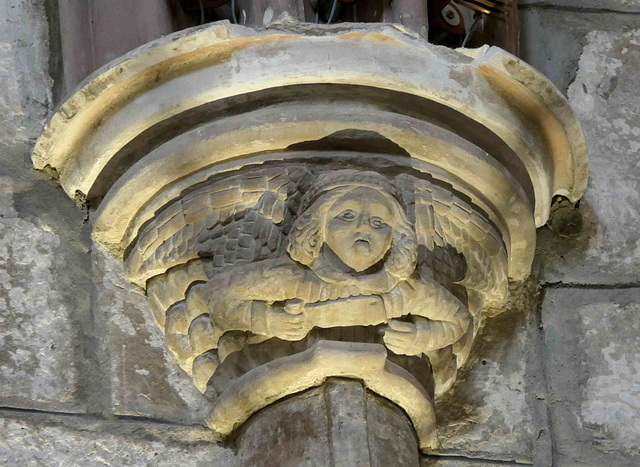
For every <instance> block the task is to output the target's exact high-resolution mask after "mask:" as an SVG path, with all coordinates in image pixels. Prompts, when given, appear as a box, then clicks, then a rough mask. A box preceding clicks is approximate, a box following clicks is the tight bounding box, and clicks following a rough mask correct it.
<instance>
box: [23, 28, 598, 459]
mask: <svg viewBox="0 0 640 467" xmlns="http://www.w3.org/2000/svg"><path fill="white" fill-rule="evenodd" d="M33 163H34V165H35V167H36V168H38V169H44V168H46V167H49V168H51V169H54V170H55V171H57V173H58V174H59V180H60V184H61V185H62V187H63V189H64V190H65V191H66V192H67V194H69V196H74V197H79V198H80V199H82V200H85V201H87V202H88V203H89V205H90V208H91V216H90V217H91V222H92V227H93V237H94V240H95V241H97V242H100V243H101V244H102V245H104V246H105V247H106V248H108V249H109V250H110V251H111V252H113V253H114V254H116V255H118V256H120V257H122V258H123V260H124V261H125V267H126V272H127V275H128V278H129V280H131V281H132V282H133V283H135V284H137V285H139V286H140V287H141V288H143V289H144V290H145V291H146V293H147V297H148V302H149V307H150V310H151V312H152V313H153V315H154V318H155V320H156V322H157V323H158V325H159V326H160V328H161V329H162V330H163V332H164V333H165V337H166V342H167V346H168V347H169V349H170V350H171V351H172V352H173V353H174V355H175V356H176V358H177V360H178V362H179V363H180V365H181V366H182V368H183V369H184V370H185V371H186V372H187V373H188V374H190V375H191V376H192V377H193V379H194V383H195V385H196V386H197V387H198V388H199V389H200V390H201V391H202V392H203V393H205V395H207V397H210V398H211V400H212V408H213V409H212V415H211V417H210V419H209V421H208V423H209V426H210V427H212V429H214V430H216V431H218V432H220V433H221V434H224V435H228V434H229V433H230V432H231V431H232V430H233V429H234V428H235V427H237V426H238V424H240V423H242V422H243V421H244V420H245V419H247V418H248V417H249V415H251V413H253V412H254V411H256V410H259V409H260V408H261V407H264V406H265V405H267V404H269V403H271V402H273V401H275V400H277V399H278V398H281V397H284V396H286V395H288V394H292V393H295V392H299V391H302V390H304V389H307V388H309V387H311V386H314V385H319V384H322V381H323V380H324V379H326V378H327V377H331V376H341V377H350V378H356V379H361V380H362V381H363V382H364V383H365V385H367V387H368V388H369V389H370V390H372V391H374V392H376V393H378V394H380V395H382V396H384V397H386V398H388V399H390V400H391V401H393V402H395V403H396V404H398V405H399V406H400V407H402V408H403V409H404V410H405V412H406V413H407V414H408V415H409V417H410V418H411V420H412V421H413V423H414V426H415V428H416V430H417V433H418V435H419V438H420V442H421V446H422V447H423V448H424V449H427V448H433V447H434V446H435V417H434V411H433V410H434V409H433V400H434V397H435V396H438V395H439V394H442V393H443V392H444V391H446V390H447V388H449V387H450V386H451V384H453V382H454V381H455V375H456V371H457V369H458V368H460V366H461V365H462V364H464V361H465V360H466V358H467V356H468V354H469V351H470V348H471V344H472V343H473V339H474V337H475V334H476V332H477V330H478V328H479V326H480V325H481V323H482V316H483V315H482V311H483V309H485V308H486V307H488V306H492V307H494V308H499V307H500V306H501V305H502V304H503V303H504V301H505V296H506V286H507V281H508V280H509V279H511V280H516V281H520V280H525V279H526V277H527V276H528V274H529V272H530V268H531V263H532V260H533V252H534V249H535V248H534V247H535V229H536V227H537V226H541V225H544V223H545V222H546V221H547V219H548V216H549V211H550V206H551V200H552V198H553V196H555V195H562V196H565V197H567V198H569V199H570V200H571V201H577V200H578V199H579V198H580V197H581V196H582V194H583V192H584V190H585V188H586V180H587V170H588V169H587V152H586V144H585V140H584V135H583V133H582V130H581V128H580V125H579V123H578V121H577V119H576V117H575V115H574V114H573V112H572V111H571V109H570V107H569V105H568V103H567V101H566V100H565V99H564V97H562V96H561V95H560V93H559V92H558V91H557V90H556V89H555V88H554V87H553V85H552V84H551V83H550V82H549V81H548V80H547V79H546V78H544V77H543V76H542V75H540V74H539V73H537V72H536V71H535V70H533V69H532V68H531V67H529V66H528V65H526V64H525V63H523V62H522V61H520V60H518V59H517V58H516V57H513V56H511V55H509V54H508V53H506V52H504V51H502V50H500V49H496V48H490V47H483V48H480V49H476V50H470V49H460V50H450V49H447V48H443V47H438V46H433V45H430V44H428V43H426V42H424V41H423V40H422V39H420V38H419V37H417V36H415V35H413V34H411V33H409V32H407V31H406V30H404V29H402V28H400V27H397V26H394V25H389V24H377V25H376V24H371V25H350V26H345V25H336V26H328V27H327V26H317V25H304V24H298V23H282V24H275V25H272V26H270V27H268V28H266V29H264V30H261V31H255V30H252V29H248V28H244V27H241V26H234V25H230V24H228V23H225V22H223V23H214V24H211V25H207V26H206V27H201V28H194V29H191V30H187V31H183V32H180V33H176V34H173V35H171V36H167V37H164V38H162V39H159V40H158V41H155V42H152V43H150V44H148V45H146V46H143V47H141V48H139V49H136V50H134V51H132V52H131V53H129V54H127V55H125V56H124V57H121V58H120V59H118V60H116V61H114V62H112V63H110V64H109V65H107V66H106V67H104V68H102V69H100V70H98V71H97V72H96V73H95V74H94V75H92V76H91V77H89V78H88V79H87V80H86V81H85V82H84V83H83V84H82V85H81V87H80V89H79V90H78V91H77V92H76V93H75V94H74V95H72V96H71V97H70V98H69V99H68V100H67V101H66V102H65V103H64V104H62V106H61V107H60V109H59V110H58V111H57V112H56V113H55V114H54V115H53V117H52V118H51V120H50V121H49V123H48V124H47V125H46V127H45V129H44V131H43V133H42V135H41V137H40V139H39V140H38V142H37V144H36V146H35V149H34V152H33ZM338 207H341V209H342V211H341V212H337V211H336V210H337V209H338ZM363 226H364V227H363ZM362 229H365V230H366V231H365V230H362ZM273 277H276V279H273ZM344 341H346V342H344Z"/></svg>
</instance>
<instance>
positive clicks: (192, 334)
mask: <svg viewBox="0 0 640 467" xmlns="http://www.w3.org/2000/svg"><path fill="white" fill-rule="evenodd" d="M306 173H307V172H306V170H304V169H300V168H297V169H286V168H282V167H263V168H258V169H254V170H248V171H243V172H242V173H241V174H238V175H234V176H231V177H228V178H225V179H223V180H220V181H217V182H215V181H213V182H209V183H207V182H205V183H203V184H201V185H200V186H199V187H198V188H196V189H194V190H192V191H191V192H190V193H187V194H185V195H184V196H182V197H181V198H179V199H177V200H175V201H174V202H172V203H171V204H169V205H168V206H167V207H166V208H165V209H164V210H163V211H162V212H160V213H159V214H157V215H156V217H154V219H153V220H152V221H151V222H150V223H148V224H146V225H145V226H143V228H141V229H140V232H139V234H138V236H137V238H136V240H135V242H134V244H133V245H132V247H131V248H130V249H129V255H128V256H127V258H126V259H125V267H126V270H127V273H128V275H129V278H130V280H132V281H133V282H136V283H138V284H140V285H144V284H146V288H147V299H148V302H149V306H150V308H151V311H152V313H153V316H154V318H155V320H156V322H157V323H158V325H159V326H160V327H161V329H163V330H164V332H165V337H166V342H167V346H168V347H169V349H170V350H171V351H172V353H173V354H174V355H175V357H176V359H177V361H178V363H179V364H180V366H181V367H182V368H183V369H184V370H185V371H186V372H187V373H189V374H191V375H192V376H193V378H194V381H195V383H196V386H197V387H198V389H200V390H201V391H202V392H204V391H205V389H206V384H207V382H208V380H209V378H210V377H211V375H212V374H213V372H214V371H215V369H216V368H217V366H218V364H219V360H218V356H217V352H216V351H215V349H216V348H217V345H218V340H219V339H220V337H221V336H220V334H221V333H220V332H219V331H218V330H217V329H215V328H214V326H213V325H212V324H211V320H210V319H209V316H208V314H207V312H206V310H205V309H203V308H202V307H198V306H189V307H188V306H187V304H186V301H185V297H186V292H187V290H188V288H189V287H190V286H191V285H192V284H193V283H194V282H203V281H206V280H207V279H208V278H209V277H211V275H212V274H213V271H214V270H216V269H221V268H225V267H231V266H235V265H238V264H243V263H248V262H254V261H259V260H262V259H267V258H270V257H275V256H278V255H279V254H281V253H282V250H283V248H284V246H285V245H284V240H285V236H284V234H283V232H282V229H283V223H284V222H285V220H286V219H287V218H288V217H290V216H291V214H290V213H289V212H288V211H287V209H288V208H289V206H291V205H292V202H293V204H295V203H294V202H295V198H296V197H297V196H299V195H298V188H297V183H300V181H301V180H302V179H303V178H304V176H305V175H306Z"/></svg>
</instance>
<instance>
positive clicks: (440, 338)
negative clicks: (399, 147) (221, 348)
mask: <svg viewBox="0 0 640 467" xmlns="http://www.w3.org/2000/svg"><path fill="white" fill-rule="evenodd" d="M394 193H395V196H394ZM288 240H289V242H288V253H289V254H288V255H283V256H281V257H280V258H275V259H272V260H266V261H262V262H258V263H253V264H247V265H245V266H242V267H240V268H235V269H233V270H230V271H227V272H224V273H221V274H218V275H216V277H214V278H212V279H211V280H210V281H209V282H208V283H207V284H204V285H201V286H197V287H196V288H195V289H194V290H193V291H192V292H191V294H190V297H189V298H190V299H191V300H193V301H194V302H200V303H204V304H206V308H207V309H208V310H209V315H210V317H211V320H212V322H213V324H214V326H215V327H216V328H217V329H220V330H221V331H222V332H227V331H250V332H251V333H253V334H255V335H259V336H264V337H267V338H270V337H278V338H280V339H285V340H299V339H302V338H303V337H304V336H305V335H306V334H307V333H308V332H309V331H310V330H311V329H312V328H314V327H316V326H317V327H324V328H326V327H338V326H363V325H376V324H380V323H388V325H387V327H386V328H385V329H384V331H383V332H384V342H385V344H386V345H387V346H388V347H389V349H391V350H392V351H394V352H395V353H398V354H404V355H419V354H422V353H424V352H427V351H431V350H436V349H439V348H443V347H446V346H448V345H451V344H453V343H455V342H456V341H457V340H458V339H460V337H462V335H463V334H464V333H465V331H466V330H467V328H468V327H469V323H470V321H471V316H470V314H469V311H468V310H467V308H466V306H465V305H464V304H463V303H462V302H461V301H460V300H459V299H457V298H456V297H455V296H453V294H451V292H449V291H447V290H446V289H445V288H444V287H442V286H441V285H439V284H437V283H436V282H435V281H434V280H431V279H427V278H423V277H420V275H419V274H413V273H414V271H415V266H416V260H417V247H418V242H417V238H416V234H415V232H414V228H413V225H412V224H411V223H410V222H409V220H408V218H407V215H406V213H405V208H404V207H403V206H402V204H401V199H400V196H399V194H397V190H395V189H394V187H393V185H392V184H391V183H389V182H388V181H387V180H386V179H384V177H382V176H380V175H378V174H376V173H374V172H363V173H358V172H355V171H353V170H345V171H337V172H331V173H328V174H325V175H322V176H320V177H319V178H318V180H317V182H316V184H315V186H314V188H313V189H312V190H311V191H310V192H308V193H307V194H306V196H305V198H304V199H303V202H302V205H301V207H300V215H299V216H298V218H297V219H296V221H295V222H294V224H293V227H292V229H291V232H290V233H289V238H288ZM402 317H407V318H408V319H406V320H403V321H400V320H399V319H398V318H402Z"/></svg>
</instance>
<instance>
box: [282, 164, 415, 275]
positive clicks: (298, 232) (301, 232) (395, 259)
mask: <svg viewBox="0 0 640 467" xmlns="http://www.w3.org/2000/svg"><path fill="white" fill-rule="evenodd" d="M376 176H377V177H381V176H380V175H377V174H376ZM387 183H388V182H387ZM360 187H367V188H371V189H373V190H376V191H378V192H379V193H381V194H382V195H384V196H385V197H387V198H388V199H390V200H391V201H392V203H391V205H392V206H393V213H394V215H395V217H396V220H397V223H396V226H395V228H394V232H393V238H392V243H391V252H390V253H389V255H388V256H387V258H386V260H385V262H384V268H385V269H386V270H387V271H388V273H389V274H390V275H391V276H392V277H394V278H396V279H397V280H404V279H406V278H408V277H409V276H410V275H411V273H412V272H413V271H414V269H415V267H416V260H417V256H418V241H417V238H416V233H415V229H414V227H413V225H412V224H411V222H410V221H409V219H408V217H407V214H406V213H405V211H404V208H403V207H402V206H401V204H400V202H399V201H398V200H397V199H396V198H395V197H394V196H392V195H390V194H389V192H388V190H385V189H384V188H383V187H381V186H380V183H366V182H363V181H361V180H358V181H357V182H353V183H352V184H350V185H342V186H337V187H329V188H328V189H326V190H323V191H322V194H320V195H319V196H316V197H315V199H314V200H313V202H311V203H310V205H309V206H308V207H307V208H306V209H305V210H304V212H302V214H301V215H299V216H298V218H297V219H296V221H295V222H294V224H293V226H292V228H291V231H290V233H289V246H288V251H289V255H290V256H291V258H293V260H295V261H297V262H299V263H301V264H304V265H305V266H310V265H311V264H312V263H313V262H314V261H315V260H316V258H317V257H318V255H319V254H320V250H321V248H322V246H323V245H324V243H325V232H324V226H325V223H326V217H327V213H328V212H329V209H330V208H331V206H333V204H334V203H335V202H336V201H337V200H338V199H339V198H341V197H342V196H344V195H345V194H347V193H349V192H350V191H352V190H355V189H356V188H360Z"/></svg>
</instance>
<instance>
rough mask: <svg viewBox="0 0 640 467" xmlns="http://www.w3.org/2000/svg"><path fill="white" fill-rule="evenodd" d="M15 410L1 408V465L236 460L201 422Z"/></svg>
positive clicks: (220, 463) (221, 463)
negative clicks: (188, 423)
mask: <svg viewBox="0 0 640 467" xmlns="http://www.w3.org/2000/svg"><path fill="white" fill-rule="evenodd" d="M14 415H18V416H17V417H14V416H13V415H12V414H8V413H3V414H0V465H6V466H10V465H11V466H13V465H15V466H18V465H20V466H35V465H37V466H60V465H69V466H72V465H74V466H76V465H82V466H146V465H153V466H157V467H161V466H175V465H180V466H184V467H187V466H194V467H196V466H197V467H199V466H203V465H215V466H217V467H231V466H234V465H237V464H236V463H235V459H234V454H233V452H232V451H231V450H230V449H228V448H225V447H222V446H221V445H220V444H218V443H217V442H216V440H214V439H212V437H211V433H210V432H209V431H208V430H206V429H204V428H203V429H194V428H186V427H176V426H171V425H164V424H142V423H135V422H113V421H112V422H107V421H104V420H100V419H93V418H89V417H47V416H43V415H42V414H28V413H20V414H14ZM61 419H63V420H61Z"/></svg>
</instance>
